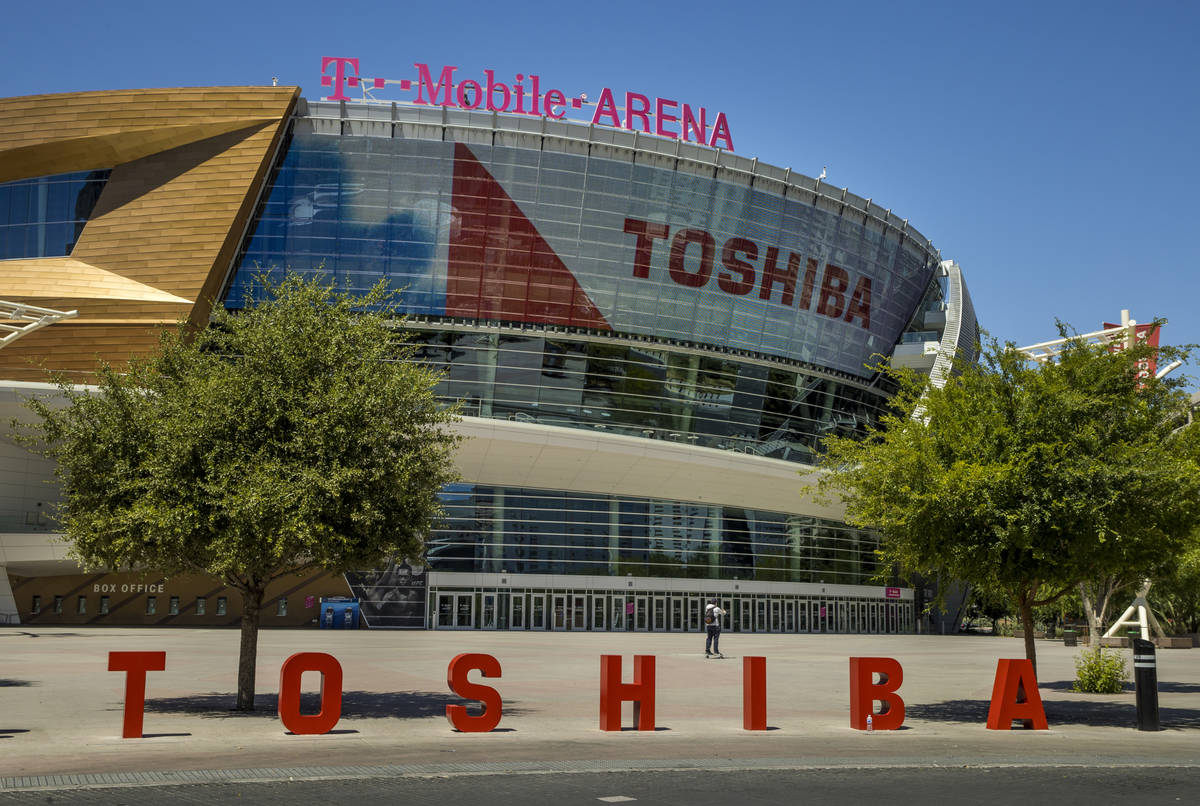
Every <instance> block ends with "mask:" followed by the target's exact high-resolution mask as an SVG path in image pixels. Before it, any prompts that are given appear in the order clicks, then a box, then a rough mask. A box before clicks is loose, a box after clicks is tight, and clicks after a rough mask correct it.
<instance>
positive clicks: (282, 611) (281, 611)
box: [275, 596, 287, 616]
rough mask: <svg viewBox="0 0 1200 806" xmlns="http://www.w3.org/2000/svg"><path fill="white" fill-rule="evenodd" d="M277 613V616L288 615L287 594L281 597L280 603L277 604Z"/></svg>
mask: <svg viewBox="0 0 1200 806" xmlns="http://www.w3.org/2000/svg"><path fill="white" fill-rule="evenodd" d="M275 615H277V616H286V615H287V597H286V596H280V597H279V602H278V604H276V605H275Z"/></svg>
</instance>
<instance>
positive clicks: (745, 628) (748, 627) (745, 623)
mask: <svg viewBox="0 0 1200 806" xmlns="http://www.w3.org/2000/svg"><path fill="white" fill-rule="evenodd" d="M738 604H739V605H740V606H739V607H738V610H739V611H741V612H740V613H739V615H740V617H741V618H740V621H741V624H740V625H739V626H740V627H741V630H742V632H753V631H754V600H753V599H740V600H738Z"/></svg>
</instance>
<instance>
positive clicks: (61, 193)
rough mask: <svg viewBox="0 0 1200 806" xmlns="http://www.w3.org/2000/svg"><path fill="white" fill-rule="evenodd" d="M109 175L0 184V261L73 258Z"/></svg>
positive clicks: (75, 174) (84, 173)
mask: <svg viewBox="0 0 1200 806" xmlns="http://www.w3.org/2000/svg"><path fill="white" fill-rule="evenodd" d="M110 173H111V171H75V172H72V173H65V174H56V175H54V176H40V177H37V178H36V179H21V180H19V181H16V182H3V183H0V260H9V259H12V258H37V257H64V256H66V255H69V254H71V250H72V249H74V248H75V242H76V241H78V240H79V235H80V233H82V232H83V225H84V224H86V223H87V221H88V219H89V218H91V216H92V211H93V210H94V209H95V207H96V202H97V200H99V198H100V193H101V191H103V190H104V185H105V184H106V183H107V182H108V176H109V174H110Z"/></svg>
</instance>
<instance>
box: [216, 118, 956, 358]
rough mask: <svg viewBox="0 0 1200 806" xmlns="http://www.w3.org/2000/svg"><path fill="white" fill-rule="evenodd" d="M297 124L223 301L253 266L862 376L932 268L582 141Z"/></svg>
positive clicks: (742, 187) (241, 295) (872, 223)
mask: <svg viewBox="0 0 1200 806" xmlns="http://www.w3.org/2000/svg"><path fill="white" fill-rule="evenodd" d="M317 122H319V121H317ZM315 125H316V122H314V121H313V120H310V119H306V118H300V119H298V120H297V121H296V122H295V125H294V133H293V135H292V137H291V139H290V142H289V145H288V147H287V150H286V153H285V155H284V157H283V159H282V161H281V164H280V165H279V167H278V168H277V170H276V172H275V174H274V176H273V179H272V183H271V187H270V190H269V192H268V194H267V196H266V199H265V201H264V203H263V204H262V207H261V210H260V213H259V215H258V217H257V220H256V224H255V226H254V228H253V231H252V233H253V234H252V236H251V238H250V239H249V241H248V243H247V244H246V247H245V250H244V254H243V256H242V257H241V258H240V260H239V262H238V265H237V267H236V271H235V273H234V275H233V277H232V280H231V284H230V287H229V288H228V289H227V293H226V305H227V306H229V307H233V308H237V307H241V306H243V305H244V304H245V300H246V296H247V295H248V294H251V295H252V294H253V293H255V292H254V287H255V286H254V275H255V274H256V273H258V272H260V271H262V270H264V269H274V270H282V269H284V268H290V269H292V270H295V271H300V272H316V271H324V272H325V273H326V274H328V275H329V276H331V277H332V278H334V279H335V280H336V281H337V282H338V284H339V285H343V286H346V287H348V288H350V289H352V290H355V291H364V290H366V289H367V288H370V287H371V286H373V285H374V284H375V283H376V282H377V281H379V280H381V279H383V280H386V281H387V282H389V283H390V284H391V285H392V286H393V287H395V288H397V289H404V295H405V296H404V304H403V310H405V311H406V312H409V313H415V314H422V315H428V316H445V317H450V318H462V319H468V320H485V321H496V322H522V323H536V324H543V325H553V326H568V327H575V328H582V329H586V330H595V331H607V332H614V333H622V334H636V335H640V336H648V337H651V338H658V339H671V340H677V341H681V342H686V343H694V344H701V345H719V346H721V347H724V348H727V349H732V350H746V351H750V352H752V353H754V354H757V355H763V356H777V357H781V358H785V359H789V360H795V361H802V362H806V363H810V364H813V365H815V366H820V367H825V368H830V369H834V370H838V371H841V372H845V373H848V374H851V375H855V376H859V377H863V378H869V377H871V375H872V372H871V371H870V370H868V369H866V368H865V365H867V364H869V363H873V362H872V356H873V355H874V354H877V353H882V354H889V353H890V352H891V349H892V347H893V346H894V345H895V344H896V342H897V340H898V339H899V336H900V333H901V332H902V331H903V330H904V328H905V326H906V325H907V323H908V322H909V320H910V317H911V316H912V314H913V312H914V311H915V310H916V308H917V306H918V304H919V302H920V301H921V299H922V297H923V295H924V294H925V291H926V289H927V287H928V286H929V284H930V282H931V281H932V278H933V276H934V272H935V269H936V265H937V255H936V253H935V252H934V251H932V250H931V249H930V248H929V247H928V245H927V244H925V243H924V242H923V241H918V240H915V239H911V238H905V237H904V236H903V233H902V232H900V231H899V230H896V229H894V228H891V227H888V226H885V225H884V224H883V223H881V222H880V221H878V220H876V219H873V218H871V217H870V216H864V215H862V214H861V212H856V213H855V214H854V215H851V214H850V213H849V212H847V211H846V205H845V204H842V205H840V207H841V208H842V209H840V210H839V209H838V205H835V204H833V203H832V202H831V203H830V204H825V203H824V197H820V199H819V201H820V202H821V203H807V202H804V201H801V200H799V199H793V198H791V197H790V196H789V195H788V194H787V193H786V192H784V187H783V185H782V184H780V186H779V187H778V189H776V190H775V191H774V192H769V191H767V190H761V189H758V188H757V187H755V186H753V185H751V184H747V183H744V182H735V181H721V180H720V179H717V178H715V177H714V173H713V172H711V171H710V172H709V173H708V174H707V175H701V174H698V173H696V172H695V170H694V169H688V170H685V169H683V168H678V167H674V165H673V162H675V161H672V160H663V159H652V158H649V157H644V156H643V155H641V154H640V153H638V154H637V155H636V156H634V153H633V152H628V153H623V152H619V151H618V150H616V149H613V148H611V147H607V148H606V147H605V146H603V145H602V144H600V143H576V142H571V141H549V140H539V139H536V138H534V139H533V140H532V142H531V143H530V145H529V146H526V145H525V144H524V143H523V142H522V140H521V138H520V137H519V136H518V135H517V134H516V133H513V134H512V135H511V136H510V135H509V134H508V133H503V132H497V133H496V134H495V136H490V137H488V138H487V141H486V142H484V140H483V137H474V138H472V137H470V136H467V139H468V140H469V142H451V141H448V140H442V139H440V138H439V139H437V140H433V139H420V138H409V137H393V136H388V137H372V136H359V135H355V134H353V133H338V134H336V135H331V134H323V133H317V130H316V129H315V128H314V127H315ZM340 131H341V130H339V132H340ZM582 133H583V136H585V137H586V136H587V129H586V127H583V128H582ZM464 134H465V135H466V133H464ZM471 134H473V133H471Z"/></svg>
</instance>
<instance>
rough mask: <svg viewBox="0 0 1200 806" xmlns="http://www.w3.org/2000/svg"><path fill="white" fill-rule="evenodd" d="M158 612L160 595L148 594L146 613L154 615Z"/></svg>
mask: <svg viewBox="0 0 1200 806" xmlns="http://www.w3.org/2000/svg"><path fill="white" fill-rule="evenodd" d="M157 612H158V597H157V596H147V597H146V615H147V616H153V615H154V614H155V613H157Z"/></svg>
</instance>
